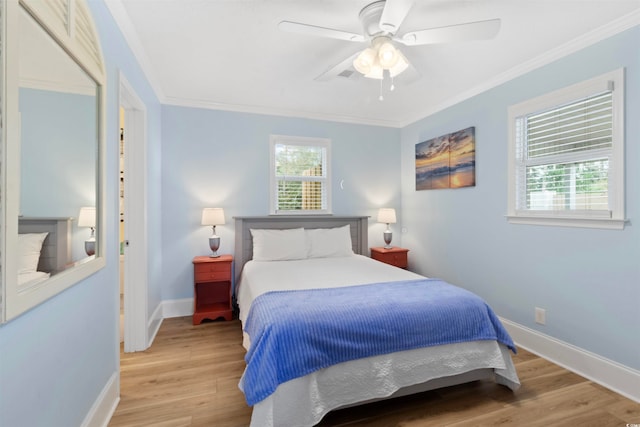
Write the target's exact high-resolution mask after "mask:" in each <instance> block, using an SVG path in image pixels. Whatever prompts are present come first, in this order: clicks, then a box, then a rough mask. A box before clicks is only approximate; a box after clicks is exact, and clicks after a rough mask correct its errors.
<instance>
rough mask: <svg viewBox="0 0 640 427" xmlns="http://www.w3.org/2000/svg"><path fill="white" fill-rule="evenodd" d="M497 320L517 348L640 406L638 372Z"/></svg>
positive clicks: (520, 326)
mask: <svg viewBox="0 0 640 427" xmlns="http://www.w3.org/2000/svg"><path fill="white" fill-rule="evenodd" d="M500 320H501V321H502V323H503V325H504V327H505V328H506V329H507V331H508V332H509V334H510V335H511V338H513V340H514V341H515V343H516V345H517V346H519V347H522V348H524V349H525V350H527V351H530V352H531V353H534V354H537V355H538V356H540V357H542V358H544V359H547V360H549V361H551V362H553V363H555V364H556V365H559V366H562V367H563V368H565V369H568V370H570V371H572V372H575V373H576V374H578V375H580V376H583V377H585V378H587V379H589V380H590V381H593V382H595V383H598V384H600V385H601V386H603V387H606V388H608V389H610V390H612V391H614V392H616V393H619V394H621V395H623V396H625V397H627V398H629V399H631V400H633V401H635V402H638V403H640V371H637V370H635V369H632V368H630V367H628V366H624V365H622V364H620V363H617V362H614V361H612V360H609V359H607V358H604V357H602V356H599V355H597V354H595V353H591V352H589V351H587V350H584V349H582V348H580V347H576V346H574V345H572V344H569V343H566V342H564V341H560V340H558V339H556V338H553V337H551V336H549V335H545V334H542V333H540V332H538V331H535V330H533V329H529V328H527V327H526V326H522V325H520V324H518V323H515V322H511V321H509V320H506V319H503V318H501V319H500Z"/></svg>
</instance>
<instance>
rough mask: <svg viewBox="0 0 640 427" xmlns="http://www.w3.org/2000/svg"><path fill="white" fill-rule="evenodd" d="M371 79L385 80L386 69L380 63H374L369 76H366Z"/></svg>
mask: <svg viewBox="0 0 640 427" xmlns="http://www.w3.org/2000/svg"><path fill="white" fill-rule="evenodd" d="M364 76H365V77H367V78H369V79H376V80H382V79H384V68H382V66H381V65H380V63H379V62H378V61H376V62H374V63H373V66H372V67H371V70H369V72H368V73H367V74H365V75H364Z"/></svg>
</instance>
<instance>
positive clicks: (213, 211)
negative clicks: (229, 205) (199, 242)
mask: <svg viewBox="0 0 640 427" xmlns="http://www.w3.org/2000/svg"><path fill="white" fill-rule="evenodd" d="M223 224H224V209H222V208H204V209H203V210H202V225H223Z"/></svg>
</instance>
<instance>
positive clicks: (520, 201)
mask: <svg viewBox="0 0 640 427" xmlns="http://www.w3.org/2000/svg"><path fill="white" fill-rule="evenodd" d="M622 76H623V73H622V71H621V70H620V71H619V72H617V73H616V72H614V73H609V74H608V75H605V76H602V77H600V78H597V79H594V80H591V81H588V82H585V83H583V84H578V85H574V86H572V87H569V88H566V89H563V90H560V91H557V92H554V93H552V94H549V95H546V96H543V97H541V98H537V99H535V100H532V101H528V102H525V103H522V104H519V105H517V106H514V107H511V108H510V111H509V116H510V121H511V128H512V132H511V138H512V141H511V146H510V149H511V150H510V151H511V152H512V155H510V162H511V163H510V176H509V179H510V190H509V191H510V195H509V196H510V202H509V203H510V206H509V212H510V217H526V216H533V217H548V218H553V217H556V218H565V219H566V218H568V219H571V218H576V219H581V218H582V219H584V218H586V219H612V218H616V219H621V218H622V216H623V214H624V213H623V208H622V207H623V202H622V200H623V197H624V188H623V186H624V179H623V177H624V175H623V173H622V168H623V164H624V162H623V158H622V156H623V155H624V151H623V148H622V144H623V140H622V134H623V132H622V126H623V122H622V117H623V111H622V109H623V106H624V104H623V102H622V95H623V87H624V86H623V79H622ZM568 225H571V224H568ZM582 225H584V223H582Z"/></svg>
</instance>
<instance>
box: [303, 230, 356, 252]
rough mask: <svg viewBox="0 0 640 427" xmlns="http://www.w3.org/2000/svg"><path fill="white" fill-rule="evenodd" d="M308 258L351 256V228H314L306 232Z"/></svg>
mask: <svg viewBox="0 0 640 427" xmlns="http://www.w3.org/2000/svg"><path fill="white" fill-rule="evenodd" d="M306 233H307V241H308V244H309V258H331V257H343V256H350V255H353V246H352V244H351V227H350V226H349V225H345V226H343V227H336V228H314V229H310V230H306Z"/></svg>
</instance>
